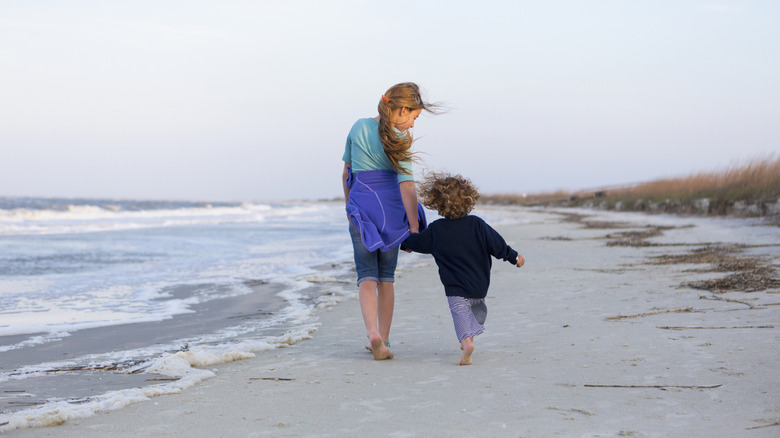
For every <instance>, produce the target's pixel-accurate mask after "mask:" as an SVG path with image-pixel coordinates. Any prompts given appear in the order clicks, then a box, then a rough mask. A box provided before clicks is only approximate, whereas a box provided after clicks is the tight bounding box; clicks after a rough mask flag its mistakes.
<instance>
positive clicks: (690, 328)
mask: <svg viewBox="0 0 780 438" xmlns="http://www.w3.org/2000/svg"><path fill="white" fill-rule="evenodd" d="M658 328H659V329H664V330H722V329H765V328H766V329H771V328H775V326H773V325H736V326H730V327H670V326H661V327H658Z"/></svg>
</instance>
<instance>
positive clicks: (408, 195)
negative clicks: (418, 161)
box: [401, 181, 420, 233]
mask: <svg viewBox="0 0 780 438" xmlns="http://www.w3.org/2000/svg"><path fill="white" fill-rule="evenodd" d="M401 200H402V201H403V203H404V209H405V210H406V217H407V218H408V219H409V231H411V232H412V233H418V232H419V231H420V222H419V221H418V220H417V187H415V185H414V181H403V182H402V183H401Z"/></svg>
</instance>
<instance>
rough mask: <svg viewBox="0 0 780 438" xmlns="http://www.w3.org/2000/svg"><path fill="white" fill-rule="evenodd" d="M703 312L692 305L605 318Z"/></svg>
mask: <svg viewBox="0 0 780 438" xmlns="http://www.w3.org/2000/svg"><path fill="white" fill-rule="evenodd" d="M694 312H697V313H701V312H704V310H702V309H694V308H692V307H687V308H685V309H670V310H661V311H658V312H650V313H637V314H635V315H618V316H610V317H607V318H604V321H615V320H620V319H628V318H640V317H644V316H653V315H661V314H663V313H694Z"/></svg>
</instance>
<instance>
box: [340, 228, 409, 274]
mask: <svg viewBox="0 0 780 438" xmlns="http://www.w3.org/2000/svg"><path fill="white" fill-rule="evenodd" d="M349 235H350V236H351V237H352V248H353V249H354V252H355V270H356V271H357V277H358V279H357V284H358V286H360V282H361V281H363V280H373V281H376V282H380V281H386V282H390V283H393V282H394V281H395V266H396V265H397V264H398V247H396V248H395V249H391V250H390V251H387V252H382V251H380V250H376V251H373V252H371V251H369V250H368V248H366V245H363V240H362V239H361V238H360V231H358V230H357V228H355V227H354V225H352V224H350V225H349Z"/></svg>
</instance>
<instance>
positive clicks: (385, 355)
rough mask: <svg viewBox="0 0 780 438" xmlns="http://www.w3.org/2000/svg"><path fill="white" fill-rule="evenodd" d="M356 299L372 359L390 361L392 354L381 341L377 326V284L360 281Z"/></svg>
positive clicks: (370, 281)
mask: <svg viewBox="0 0 780 438" xmlns="http://www.w3.org/2000/svg"><path fill="white" fill-rule="evenodd" d="M358 298H359V300H360V311H361V312H362V313H363V323H365V325H366V335H367V336H368V340H369V342H370V346H371V353H373V355H374V359H375V360H384V359H392V358H393V353H391V352H390V350H389V349H388V348H387V346H386V345H385V343H384V342H383V341H382V335H381V334H380V330H379V326H378V325H377V320H378V318H379V317H378V315H379V314H380V309H381V307H380V303H381V301H382V300H381V299H379V298H378V294H377V282H376V281H372V280H364V281H361V282H360V287H359V290H358ZM388 330H389V327H388Z"/></svg>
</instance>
